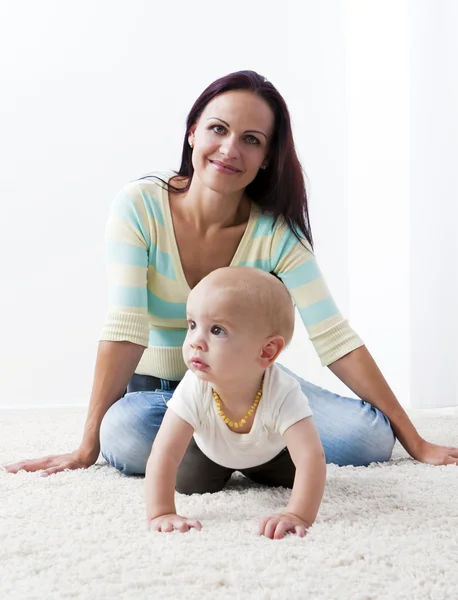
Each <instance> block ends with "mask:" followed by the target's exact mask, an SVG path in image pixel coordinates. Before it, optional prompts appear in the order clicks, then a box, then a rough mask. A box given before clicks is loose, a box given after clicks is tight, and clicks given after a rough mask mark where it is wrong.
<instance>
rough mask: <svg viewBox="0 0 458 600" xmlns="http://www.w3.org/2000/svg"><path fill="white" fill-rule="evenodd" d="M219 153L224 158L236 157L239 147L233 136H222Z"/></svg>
mask: <svg viewBox="0 0 458 600" xmlns="http://www.w3.org/2000/svg"><path fill="white" fill-rule="evenodd" d="M220 151H221V154H222V155H223V156H225V157H226V158H228V159H229V158H238V156H239V147H238V142H237V140H236V139H235V138H233V137H231V136H227V137H226V138H224V140H223V143H222V144H221V148H220Z"/></svg>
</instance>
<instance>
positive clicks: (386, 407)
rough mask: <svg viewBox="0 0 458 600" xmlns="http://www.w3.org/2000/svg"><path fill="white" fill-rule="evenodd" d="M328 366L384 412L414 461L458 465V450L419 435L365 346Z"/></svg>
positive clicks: (358, 393)
mask: <svg viewBox="0 0 458 600" xmlns="http://www.w3.org/2000/svg"><path fill="white" fill-rule="evenodd" d="M328 366H329V369H330V370H331V371H332V372H333V373H334V375H337V377H338V378H339V379H340V380H341V381H342V382H343V383H345V385H346V386H347V387H349V388H350V389H351V390H352V391H353V392H354V393H355V394H356V395H357V396H359V398H361V399H362V400H364V401H366V402H369V403H370V404H372V405H373V406H375V407H376V408H378V409H379V410H381V411H382V412H383V413H385V415H386V416H387V417H388V419H389V420H390V422H391V426H392V428H393V431H394V433H395V435H396V437H397V438H398V440H399V441H400V442H401V444H402V445H403V446H404V448H405V449H406V450H407V452H408V453H409V454H410V455H411V456H412V457H413V458H415V459H416V460H418V461H420V462H425V463H429V464H432V465H448V464H458V448H452V447H450V448H449V447H446V446H437V445H435V444H431V443H429V442H427V441H426V440H424V439H423V438H422V437H421V436H420V435H419V434H418V432H417V430H416V429H415V427H414V425H413V423H412V421H411V420H410V419H409V417H408V415H407V413H406V412H405V410H404V409H403V408H402V406H401V405H400V404H399V402H398V400H397V399H396V396H395V395H394V394H393V392H392V390H391V389H390V387H389V385H388V383H387V382H386V380H385V378H384V377H383V375H382V373H381V372H380V369H379V368H378V366H377V365H376V363H375V361H374V359H373V358H372V356H371V354H370V353H369V351H368V349H367V348H366V347H365V346H361V347H360V348H357V349H356V350H353V351H352V352H349V353H348V354H346V355H345V356H343V357H342V358H339V360H336V361H335V362H333V363H332V364H330V365H328Z"/></svg>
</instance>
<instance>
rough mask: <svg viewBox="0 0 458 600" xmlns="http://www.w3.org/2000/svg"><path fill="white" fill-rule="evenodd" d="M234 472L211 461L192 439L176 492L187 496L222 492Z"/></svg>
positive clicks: (179, 469)
mask: <svg viewBox="0 0 458 600" xmlns="http://www.w3.org/2000/svg"><path fill="white" fill-rule="evenodd" d="M234 471H235V469H228V468H227V467H222V466H221V465H218V464H216V463H215V462H213V461H212V460H210V459H209V458H208V456H205V454H204V453H203V452H202V450H200V448H199V446H198V445H197V444H196V442H195V441H194V438H191V441H190V443H189V446H188V449H187V450H186V453H185V455H184V457H183V460H182V461H181V464H180V466H179V467H178V473H177V481H176V491H177V492H179V493H180V494H187V495H191V494H206V493H210V494H213V493H214V492H220V491H221V490H222V489H223V488H224V486H225V485H226V483H227V482H228V481H229V479H230V478H231V475H232V473H234Z"/></svg>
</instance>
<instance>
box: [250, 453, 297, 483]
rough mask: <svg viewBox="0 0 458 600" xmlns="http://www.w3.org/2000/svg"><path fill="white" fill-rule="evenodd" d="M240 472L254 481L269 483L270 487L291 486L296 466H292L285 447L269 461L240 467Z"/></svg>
mask: <svg viewBox="0 0 458 600" xmlns="http://www.w3.org/2000/svg"><path fill="white" fill-rule="evenodd" d="M240 472H241V473H243V475H245V477H249V478H250V479H251V480H252V481H255V482H256V483H261V484H263V485H269V486H271V487H280V486H281V487H286V488H292V487H293V483H294V475H295V474H296V467H295V466H294V463H293V461H292V459H291V456H290V454H289V452H288V450H287V448H285V449H284V450H282V451H281V452H280V454H277V456H275V457H274V458H273V459H272V460H269V462H266V463H264V464H262V465H259V466H257V467H250V468H249V469H241V470H240Z"/></svg>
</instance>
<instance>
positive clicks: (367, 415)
mask: <svg viewBox="0 0 458 600" xmlns="http://www.w3.org/2000/svg"><path fill="white" fill-rule="evenodd" d="M107 244H108V255H109V267H108V272H109V277H110V294H111V299H112V301H111V306H110V311H109V313H108V316H107V320H106V323H105V326H104V329H103V334H102V337H101V342H100V344H99V349H98V354H97V361H96V368H95V376H94V384H93V389H92V394H91V400H90V405H89V411H88V416H87V421H86V425H85V429H84V434H83V439H82V442H81V445H80V447H79V448H78V449H77V450H75V451H74V452H72V453H70V454H65V455H57V456H50V457H45V458H41V459H36V460H28V461H24V462H20V463H16V464H14V465H10V466H9V467H7V470H8V471H10V472H17V471H18V470H20V469H24V470H28V471H36V470H39V469H43V470H44V473H43V474H44V475H49V474H52V473H56V472H58V471H62V470H63V469H76V468H84V467H89V466H90V465H92V464H93V463H94V462H95V461H96V460H97V458H98V456H99V453H100V450H101V451H102V455H103V456H104V457H105V458H106V460H107V461H108V462H109V463H110V464H112V465H113V466H115V467H116V468H117V469H119V470H120V471H122V472H123V473H125V474H142V473H144V472H145V465H146V460H147V458H148V455H149V452H150V450H151V445H152V442H153V440H154V437H155V435H156V433H157V430H158V428H159V426H160V423H161V421H162V418H163V415H164V413H165V410H166V401H167V400H168V399H169V398H170V397H171V396H172V394H173V390H174V388H175V387H176V385H177V383H178V381H179V380H180V379H181V378H182V377H183V375H184V372H185V366H184V362H183V359H182V357H181V345H182V342H183V340H184V337H185V333H186V328H187V324H186V314H185V302H186V297H187V295H188V293H189V291H190V289H191V288H193V287H194V286H195V285H196V284H197V283H198V282H199V281H200V280H201V279H202V278H203V277H204V276H205V275H207V274H208V273H209V272H211V271H213V270H214V269H216V268H218V267H223V266H228V265H250V266H256V267H258V268H261V269H264V270H269V271H272V272H274V273H275V274H276V275H277V276H278V277H280V279H282V280H283V282H284V283H285V285H286V286H287V287H288V289H289V290H290V292H291V295H292V296H293V299H294V300H295V302H296V305H297V306H298V309H299V312H300V314H301V317H302V319H303V321H304V324H305V326H306V327H307V330H308V333H309V336H310V339H311V340H312V342H313V344H314V346H315V349H316V351H317V353H318V354H319V356H320V358H321V361H322V364H324V365H327V366H328V367H329V368H330V369H331V371H332V372H333V373H334V374H335V375H337V377H339V379H341V380H342V381H343V382H344V383H345V384H346V385H347V386H348V387H349V388H350V389H352V390H353V391H354V392H355V394H356V395H357V396H359V397H360V398H362V399H363V400H355V399H352V398H344V397H341V396H338V395H336V394H332V393H330V392H328V391H326V390H323V389H321V388H318V387H316V386H314V385H313V384H311V383H309V382H306V381H304V380H302V379H300V378H299V377H297V379H298V380H299V381H300V383H301V386H302V389H303V391H304V393H305V394H306V395H307V396H308V398H309V402H310V406H311V408H312V411H313V415H314V418H315V422H316V426H317V429H318V431H319V433H320V437H321V441H322V444H323V447H324V450H325V454H326V460H327V462H328V463H330V462H332V463H336V464H339V465H367V464H369V463H371V462H374V461H387V460H389V458H390V456H391V452H392V448H393V445H394V441H395V436H396V437H397V438H398V439H399V441H400V442H401V443H402V445H403V446H404V447H405V448H406V450H407V451H408V452H409V454H410V455H411V456H412V457H413V458H415V459H417V460H419V461H422V462H425V463H431V464H449V463H458V449H456V448H447V447H443V446H437V445H434V444H431V443H429V442H427V441H425V440H424V439H422V438H421V437H420V436H419V435H418V433H417V432H416V430H415V428H414V426H413V425H412V423H411V421H410V420H409V418H408V416H407V415H406V413H405V411H404V410H403V409H402V407H401V406H400V404H399V403H398V401H397V400H396V398H395V396H394V394H393V392H392V391H391V390H390V388H389V386H388V385H387V383H386V381H385V379H384V378H383V376H382V374H381V373H380V371H379V369H378V368H377V365H376V364H375V362H374V360H373V359H372V357H371V355H370V354H369V352H368V350H367V349H366V347H365V346H364V345H363V342H362V341H361V340H360V338H359V337H358V336H357V334H356V333H355V332H354V331H353V330H352V329H351V328H350V327H349V325H348V323H347V322H346V321H345V320H344V319H343V318H342V317H341V315H340V313H339V311H338V309H337V307H336V306H335V304H334V302H333V300H332V298H331V296H330V295H329V291H328V290H327V288H326V285H325V283H324V280H323V278H322V276H321V273H320V271H319V268H318V266H317V264H316V261H315V258H314V255H313V240H312V234H311V230H310V224H309V218H308V208H307V197H306V192H305V188H304V180H303V175H302V170H301V166H300V164H299V161H298V159H297V156H296V153H295V149H294V142H293V137H292V132H291V125H290V117H289V113H288V109H287V107H286V104H285V102H284V100H283V98H282V97H281V96H280V94H279V93H278V91H277V90H276V89H275V88H274V87H273V85H272V84H270V83H269V82H267V81H266V80H265V79H264V78H263V77H261V76H260V75H258V74H257V73H254V72H252V71H242V72H238V73H233V74H230V75H228V76H226V77H223V78H221V79H219V80H217V81H215V82H214V83H212V84H211V85H210V86H209V87H208V88H207V89H206V90H205V91H204V92H203V93H202V95H201V96H200V97H199V98H198V100H197V101H196V102H195V104H194V106H193V107H192V109H191V112H190V114H189V116H188V120H187V129H186V134H185V139H184V145H183V154H182V162H181V167H180V170H179V172H178V174H177V175H175V176H174V177H172V178H168V177H165V178H164V177H162V178H159V177H155V176H149V177H146V178H143V179H140V180H139V181H136V182H133V183H131V184H129V185H128V186H126V187H125V188H124V189H123V190H122V191H121V193H120V194H119V195H118V196H117V198H116V199H115V202H114V204H113V207H112V211H111V215H110V219H109V223H108V227H107ZM145 348H147V349H146V350H145ZM126 387H127V392H128V393H127V394H124V391H125V389H126ZM393 432H394V433H393Z"/></svg>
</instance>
